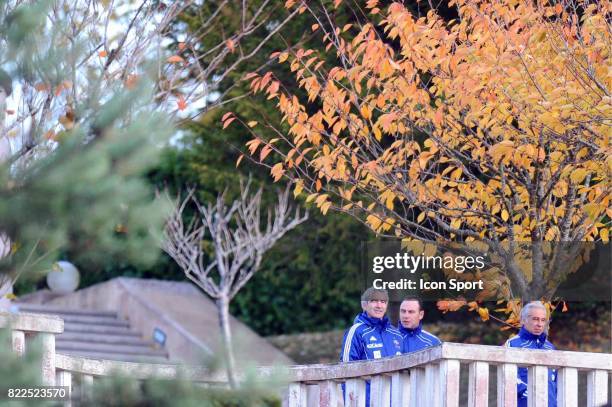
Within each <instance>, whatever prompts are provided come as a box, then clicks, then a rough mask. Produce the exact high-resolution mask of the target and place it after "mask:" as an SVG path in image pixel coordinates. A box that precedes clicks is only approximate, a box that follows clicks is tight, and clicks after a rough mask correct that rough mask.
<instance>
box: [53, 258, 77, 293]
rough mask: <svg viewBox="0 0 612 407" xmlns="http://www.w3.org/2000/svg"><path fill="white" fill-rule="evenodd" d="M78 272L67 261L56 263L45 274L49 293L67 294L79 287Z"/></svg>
mask: <svg viewBox="0 0 612 407" xmlns="http://www.w3.org/2000/svg"><path fill="white" fill-rule="evenodd" d="M79 280H80V275H79V270H78V269H77V268H76V267H75V266H74V265H73V264H72V263H70V262H68V261H58V262H57V263H55V265H54V266H53V270H51V271H50V272H49V274H47V285H48V286H49V289H51V292H53V293H56V294H68V293H71V292H73V291H74V290H76V289H77V287H78V286H79Z"/></svg>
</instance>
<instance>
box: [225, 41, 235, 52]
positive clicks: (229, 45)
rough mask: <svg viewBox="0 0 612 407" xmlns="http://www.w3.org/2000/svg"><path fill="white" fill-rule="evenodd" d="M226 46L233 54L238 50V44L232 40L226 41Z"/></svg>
mask: <svg viewBox="0 0 612 407" xmlns="http://www.w3.org/2000/svg"><path fill="white" fill-rule="evenodd" d="M225 45H226V46H227V49H229V51H230V52H231V53H233V52H234V51H235V50H236V43H235V42H234V40H233V39H231V38H230V39H228V40H227V41H225Z"/></svg>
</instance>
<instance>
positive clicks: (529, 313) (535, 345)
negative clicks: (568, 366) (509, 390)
mask: <svg viewBox="0 0 612 407" xmlns="http://www.w3.org/2000/svg"><path fill="white" fill-rule="evenodd" d="M547 331H548V317H547V313H546V307H544V305H543V304H542V303H541V302H539V301H533V302H530V303H528V304H527V305H525V306H524V307H523V309H522V310H521V330H520V331H519V333H518V335H516V336H513V337H512V338H510V339H508V341H506V346H507V347H509V348H524V349H543V350H554V349H555V347H554V346H553V344H552V343H550V342H549V341H548V340H547V339H546V332H547ZM517 397H518V403H517V407H527V399H528V397H529V394H528V392H527V368H526V367H520V368H519V369H518V377H517ZM548 407H557V372H556V370H555V369H548Z"/></svg>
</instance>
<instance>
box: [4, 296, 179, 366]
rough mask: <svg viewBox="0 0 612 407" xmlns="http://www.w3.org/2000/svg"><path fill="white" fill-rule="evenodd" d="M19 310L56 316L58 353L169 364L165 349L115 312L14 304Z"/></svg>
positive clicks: (56, 345)
mask: <svg viewBox="0 0 612 407" xmlns="http://www.w3.org/2000/svg"><path fill="white" fill-rule="evenodd" d="M16 305H17V306H18V308H19V311H21V312H30V313H37V314H50V315H57V316H59V317H60V318H62V319H63V320H64V332H63V333H62V334H60V335H58V336H57V337H56V342H55V347H56V351H57V352H58V353H63V354H66V355H74V356H81V357H86V358H92V359H109V360H121V361H125V362H146V363H169V361H168V353H167V352H166V350H165V349H163V348H161V347H160V346H159V345H157V344H156V343H154V342H152V341H147V340H144V339H143V337H142V335H141V334H140V333H139V332H136V331H134V330H133V329H131V328H130V323H129V321H126V320H124V319H121V318H120V317H119V315H117V313H116V312H111V311H96V310H85V309H79V310H75V309H67V308H63V307H57V306H51V305H42V304H25V303H21V304H16Z"/></svg>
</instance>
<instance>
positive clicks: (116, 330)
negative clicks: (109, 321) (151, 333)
mask: <svg viewBox="0 0 612 407" xmlns="http://www.w3.org/2000/svg"><path fill="white" fill-rule="evenodd" d="M64 332H71V333H95V334H108V335H125V336H135V337H140V334H139V333H138V332H135V331H132V330H131V329H130V328H129V327H128V326H113V325H93V324H84V323H80V322H64Z"/></svg>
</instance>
